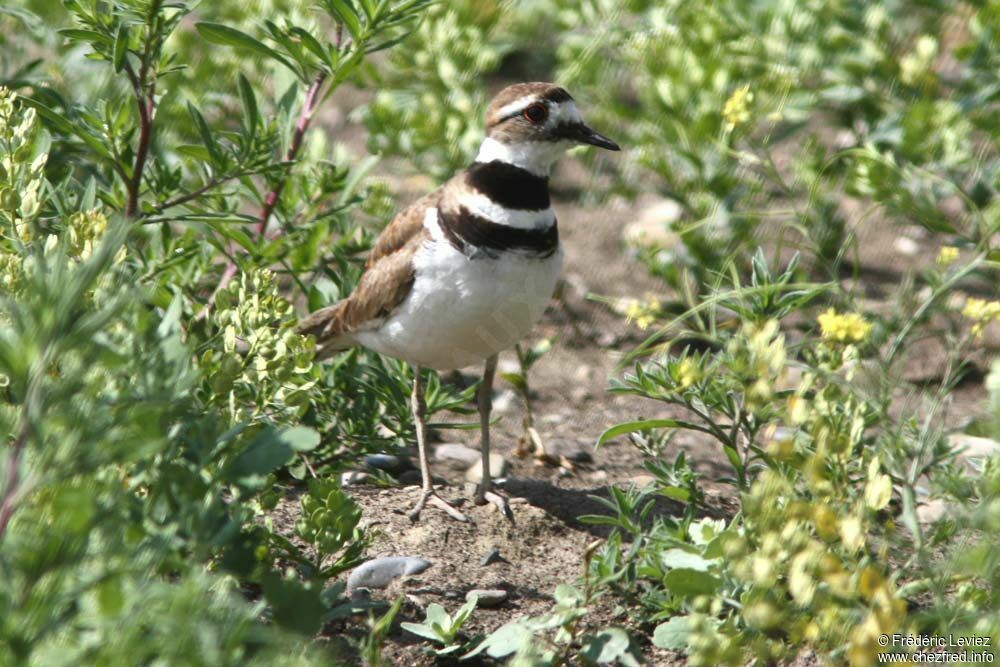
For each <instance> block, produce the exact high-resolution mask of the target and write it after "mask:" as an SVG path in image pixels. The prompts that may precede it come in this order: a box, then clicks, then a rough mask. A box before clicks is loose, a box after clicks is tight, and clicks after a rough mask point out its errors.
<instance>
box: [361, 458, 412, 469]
mask: <svg viewBox="0 0 1000 667" xmlns="http://www.w3.org/2000/svg"><path fill="white" fill-rule="evenodd" d="M365 465H366V466H368V467H369V468H374V469H376V470H384V471H385V472H387V473H398V472H402V471H404V470H408V469H410V468H411V467H412V466H411V465H410V462H409V461H407V460H406V459H404V458H401V457H399V456H393V455H392V454H369V455H368V456H366V457H365Z"/></svg>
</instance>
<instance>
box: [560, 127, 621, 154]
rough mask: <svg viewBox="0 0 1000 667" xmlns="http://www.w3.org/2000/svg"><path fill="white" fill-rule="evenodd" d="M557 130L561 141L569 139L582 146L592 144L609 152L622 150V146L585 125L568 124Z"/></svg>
mask: <svg viewBox="0 0 1000 667" xmlns="http://www.w3.org/2000/svg"><path fill="white" fill-rule="evenodd" d="M557 130H558V135H559V138H561V139H569V140H571V141H576V142H579V143H581V144H590V145H591V146H597V147H598V148H606V149H608V150H609V151H620V150H621V146H619V145H618V144H616V143H615V142H613V141H611V140H610V139H608V138H607V137H606V136H604V135H603V134H601V133H600V132H598V131H597V130H595V129H593V128H592V127H589V126H587V125H586V124H584V123H566V124H563V125H560V126H559V127H558V128H557Z"/></svg>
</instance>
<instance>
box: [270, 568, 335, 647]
mask: <svg viewBox="0 0 1000 667" xmlns="http://www.w3.org/2000/svg"><path fill="white" fill-rule="evenodd" d="M261 588H263V590H264V597H265V598H266V599H267V601H268V603H269V604H270V605H271V609H272V610H273V613H274V620H275V622H276V623H277V624H278V625H280V626H282V627H285V628H288V629H289V630H293V631H295V632H299V633H301V634H303V635H306V636H310V635H313V634H315V633H316V632H317V631H318V630H319V627H320V623H321V622H322V618H323V612H324V611H326V609H325V608H324V606H323V600H322V591H321V590H320V589H319V588H318V587H316V588H308V587H306V586H304V585H302V584H301V583H300V582H299V581H298V580H296V579H284V578H281V577H279V576H278V575H276V574H273V573H269V574H267V575H265V576H264V579H263V581H262V582H261Z"/></svg>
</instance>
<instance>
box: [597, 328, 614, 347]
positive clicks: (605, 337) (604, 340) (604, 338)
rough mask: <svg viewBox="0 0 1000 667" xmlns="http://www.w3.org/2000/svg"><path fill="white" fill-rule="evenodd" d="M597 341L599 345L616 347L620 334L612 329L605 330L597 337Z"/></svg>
mask: <svg viewBox="0 0 1000 667" xmlns="http://www.w3.org/2000/svg"><path fill="white" fill-rule="evenodd" d="M596 342H597V345H598V346H599V347H614V345H615V343H617V342H618V335H617V334H614V333H612V332H610V331H605V332H604V333H602V334H601V335H599V336H598V337H597V341H596Z"/></svg>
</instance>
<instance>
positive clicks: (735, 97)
mask: <svg viewBox="0 0 1000 667" xmlns="http://www.w3.org/2000/svg"><path fill="white" fill-rule="evenodd" d="M752 102H753V93H752V92H750V86H741V87H739V88H737V89H736V90H734V91H733V94H732V95H730V96H729V99H728V100H726V103H725V104H724V105H723V107H722V117H723V119H725V121H726V131H727V132H732V131H733V129H734V128H735V127H736V126H737V125H742V124H743V123H746V122H747V121H748V120H750V104H751V103H752Z"/></svg>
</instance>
